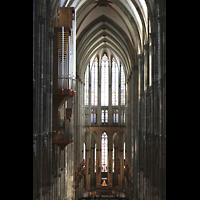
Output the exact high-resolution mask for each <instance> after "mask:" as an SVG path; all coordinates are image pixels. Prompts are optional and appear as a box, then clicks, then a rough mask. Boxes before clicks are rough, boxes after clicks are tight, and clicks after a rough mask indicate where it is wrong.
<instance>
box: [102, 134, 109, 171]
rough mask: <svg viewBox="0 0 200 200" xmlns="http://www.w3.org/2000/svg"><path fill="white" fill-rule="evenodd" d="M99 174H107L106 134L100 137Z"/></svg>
mask: <svg viewBox="0 0 200 200" xmlns="http://www.w3.org/2000/svg"><path fill="white" fill-rule="evenodd" d="M101 172H108V136H107V134H106V132H103V133H102V136H101Z"/></svg>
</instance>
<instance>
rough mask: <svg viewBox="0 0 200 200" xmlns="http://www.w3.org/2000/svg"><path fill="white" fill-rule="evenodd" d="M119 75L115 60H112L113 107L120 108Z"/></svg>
mask: <svg viewBox="0 0 200 200" xmlns="http://www.w3.org/2000/svg"><path fill="white" fill-rule="evenodd" d="M118 85H119V75H118V67H117V63H116V61H115V58H114V57H113V59H112V105H113V106H118Z"/></svg>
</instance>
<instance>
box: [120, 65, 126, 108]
mask: <svg viewBox="0 0 200 200" xmlns="http://www.w3.org/2000/svg"><path fill="white" fill-rule="evenodd" d="M121 105H125V74H124V69H123V66H121Z"/></svg>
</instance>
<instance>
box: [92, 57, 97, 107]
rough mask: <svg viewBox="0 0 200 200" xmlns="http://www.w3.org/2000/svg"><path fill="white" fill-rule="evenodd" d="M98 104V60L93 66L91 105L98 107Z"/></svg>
mask: <svg viewBox="0 0 200 200" xmlns="http://www.w3.org/2000/svg"><path fill="white" fill-rule="evenodd" d="M97 103H98V59H97V58H95V61H94V63H93V65H92V70H91V105H93V106H97Z"/></svg>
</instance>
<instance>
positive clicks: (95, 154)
mask: <svg viewBox="0 0 200 200" xmlns="http://www.w3.org/2000/svg"><path fill="white" fill-rule="evenodd" d="M96 150H97V144H96V143H95V146H94V172H96V170H97V169H96V167H97V166H96V165H97V164H96V158H97V152H96Z"/></svg>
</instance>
